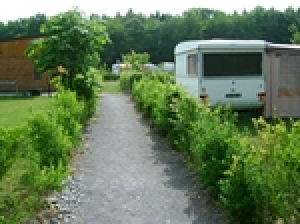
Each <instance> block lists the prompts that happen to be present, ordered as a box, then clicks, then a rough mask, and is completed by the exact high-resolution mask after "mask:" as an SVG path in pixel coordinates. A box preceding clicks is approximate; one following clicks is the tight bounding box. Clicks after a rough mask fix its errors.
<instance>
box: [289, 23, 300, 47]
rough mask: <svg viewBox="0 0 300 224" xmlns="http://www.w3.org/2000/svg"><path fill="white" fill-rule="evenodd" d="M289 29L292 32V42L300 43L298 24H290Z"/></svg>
mask: <svg viewBox="0 0 300 224" xmlns="http://www.w3.org/2000/svg"><path fill="white" fill-rule="evenodd" d="M299 23H300V21H299ZM299 26H300V25H299ZM289 31H290V32H291V33H292V38H291V42H292V43H293V44H300V31H299V28H298V27H297V25H296V24H294V23H293V24H291V25H290V26H289Z"/></svg>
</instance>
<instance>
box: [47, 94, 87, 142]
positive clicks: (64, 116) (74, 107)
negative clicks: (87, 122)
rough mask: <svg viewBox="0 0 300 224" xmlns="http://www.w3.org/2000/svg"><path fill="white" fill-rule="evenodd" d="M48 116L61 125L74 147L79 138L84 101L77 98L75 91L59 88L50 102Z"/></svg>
mask: <svg viewBox="0 0 300 224" xmlns="http://www.w3.org/2000/svg"><path fill="white" fill-rule="evenodd" d="M49 116H50V117H52V118H53V119H55V120H56V122H57V125H60V126H62V127H63V130H64V134H65V135H66V136H67V137H69V140H70V142H72V146H73V147H74V146H75V145H76V144H77V143H78V141H79V140H80V136H81V131H82V124H83V122H84V119H85V118H84V103H83V102H82V101H79V100H77V97H76V93H75V92H71V91H70V90H64V89H60V91H59V92H58V93H57V94H56V95H55V96H54V97H53V100H52V101H51V104H50V112H49Z"/></svg>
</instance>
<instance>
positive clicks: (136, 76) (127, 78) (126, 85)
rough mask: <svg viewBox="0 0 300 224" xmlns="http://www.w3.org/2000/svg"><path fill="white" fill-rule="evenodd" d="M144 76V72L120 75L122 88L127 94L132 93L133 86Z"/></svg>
mask: <svg viewBox="0 0 300 224" xmlns="http://www.w3.org/2000/svg"><path fill="white" fill-rule="evenodd" d="M142 76H143V73H142V72H137V71H136V72H127V71H126V72H122V73H121V75H120V87H121V89H122V90H123V91H125V92H131V90H132V87H133V84H134V83H135V82H137V81H139V80H140V79H141V78H142Z"/></svg>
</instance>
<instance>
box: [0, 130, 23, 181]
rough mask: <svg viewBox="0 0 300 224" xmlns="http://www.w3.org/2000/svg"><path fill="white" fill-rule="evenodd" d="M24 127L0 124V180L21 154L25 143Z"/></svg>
mask: <svg viewBox="0 0 300 224" xmlns="http://www.w3.org/2000/svg"><path fill="white" fill-rule="evenodd" d="M24 134H25V133H24V129H23V128H14V129H7V128H4V127H2V126H0V149H1V151H0V164H1V168H0V180H1V178H2V176H3V175H4V174H5V173H6V172H7V170H8V169H9V168H10V167H11V165H12V164H13V162H14V161H15V159H16V157H17V155H18V154H20V152H21V149H22V146H23V145H24V144H25V139H26V137H25V136H24Z"/></svg>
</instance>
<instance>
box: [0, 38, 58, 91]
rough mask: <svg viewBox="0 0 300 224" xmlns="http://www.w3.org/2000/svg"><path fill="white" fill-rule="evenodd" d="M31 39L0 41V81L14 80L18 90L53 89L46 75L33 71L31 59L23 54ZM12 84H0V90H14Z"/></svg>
mask: <svg viewBox="0 0 300 224" xmlns="http://www.w3.org/2000/svg"><path fill="white" fill-rule="evenodd" d="M31 40H32V39H20V40H8V41H1V42H0V83H1V81H5V80H11V81H15V82H16V83H17V86H18V90H19V91H21V92H22V91H29V90H33V89H40V90H42V91H48V90H51V91H53V90H54V87H53V86H52V85H50V86H49V85H48V77H47V76H46V75H40V74H38V73H37V72H36V71H35V66H34V64H33V61H32V60H31V59H30V58H28V57H26V56H24V51H25V49H26V48H27V47H28V46H29V44H30V41H31ZM15 90H16V87H15V86H14V85H8V84H0V92H1V91H2V92H10V91H15Z"/></svg>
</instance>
